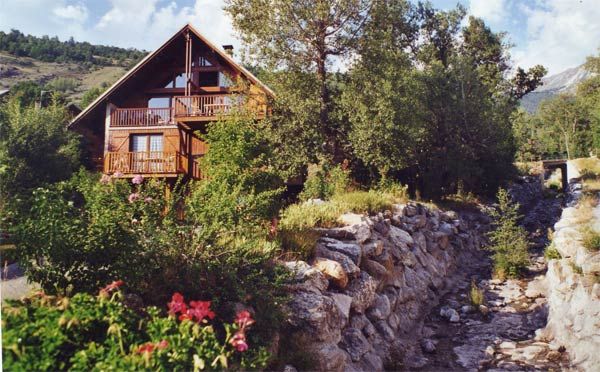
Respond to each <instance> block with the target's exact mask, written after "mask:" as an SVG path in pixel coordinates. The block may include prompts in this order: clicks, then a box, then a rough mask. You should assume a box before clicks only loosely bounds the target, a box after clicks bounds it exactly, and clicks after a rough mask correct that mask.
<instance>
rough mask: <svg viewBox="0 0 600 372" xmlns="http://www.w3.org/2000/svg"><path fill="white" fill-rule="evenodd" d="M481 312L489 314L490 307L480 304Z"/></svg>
mask: <svg viewBox="0 0 600 372" xmlns="http://www.w3.org/2000/svg"><path fill="white" fill-rule="evenodd" d="M479 312H480V313H481V314H483V315H488V313H489V312H490V309H489V308H488V307H487V306H485V305H479Z"/></svg>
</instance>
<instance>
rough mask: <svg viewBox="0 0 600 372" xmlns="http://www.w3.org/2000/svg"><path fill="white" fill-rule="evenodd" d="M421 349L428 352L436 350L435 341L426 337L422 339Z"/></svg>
mask: <svg viewBox="0 0 600 372" xmlns="http://www.w3.org/2000/svg"><path fill="white" fill-rule="evenodd" d="M421 349H422V350H423V351H424V352H426V353H433V352H435V343H434V342H433V341H432V340H430V339H428V338H424V339H422V340H421Z"/></svg>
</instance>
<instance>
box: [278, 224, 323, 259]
mask: <svg viewBox="0 0 600 372" xmlns="http://www.w3.org/2000/svg"><path fill="white" fill-rule="evenodd" d="M286 226H289V220H288V221H287V222H286ZM277 237H278V239H279V241H280V242H281V248H282V249H283V251H284V253H285V254H286V255H287V256H288V257H286V259H300V260H305V261H307V260H309V259H310V258H311V257H312V254H313V252H314V249H315V247H316V245H317V240H319V238H320V237H321V234H320V233H319V232H318V231H315V230H313V229H312V228H306V229H302V230H294V229H287V228H285V227H284V228H281V229H279V230H278V232H277Z"/></svg>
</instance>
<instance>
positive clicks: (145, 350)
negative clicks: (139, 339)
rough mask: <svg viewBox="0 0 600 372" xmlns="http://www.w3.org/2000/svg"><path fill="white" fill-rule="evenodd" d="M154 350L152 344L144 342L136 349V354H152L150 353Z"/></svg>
mask: <svg viewBox="0 0 600 372" xmlns="http://www.w3.org/2000/svg"><path fill="white" fill-rule="evenodd" d="M154 348H155V345H154V344H153V343H151V342H146V343H145V344H143V345H142V346H140V347H138V349H137V353H138V354H143V353H149V354H152V352H153V351H154Z"/></svg>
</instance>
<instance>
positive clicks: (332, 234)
mask: <svg viewBox="0 0 600 372" xmlns="http://www.w3.org/2000/svg"><path fill="white" fill-rule="evenodd" d="M314 230H315V231H316V232H318V233H319V235H320V236H322V237H325V238H332V239H338V240H352V239H354V235H353V234H352V232H350V231H348V229H346V228H343V227H333V228H329V229H323V228H315V229H314Z"/></svg>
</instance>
